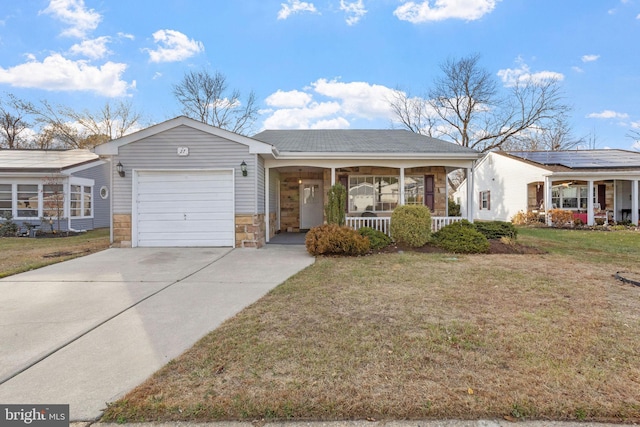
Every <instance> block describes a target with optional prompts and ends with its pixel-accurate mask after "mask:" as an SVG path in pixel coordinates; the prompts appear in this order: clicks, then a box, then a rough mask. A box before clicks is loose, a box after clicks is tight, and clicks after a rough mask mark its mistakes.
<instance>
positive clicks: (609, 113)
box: [587, 110, 629, 119]
mask: <svg viewBox="0 0 640 427" xmlns="http://www.w3.org/2000/svg"><path fill="white" fill-rule="evenodd" d="M587 118H589V119H626V118H629V115H628V114H627V113H618V112H617V111H613V110H603V111H601V112H600V113H591V114H587Z"/></svg>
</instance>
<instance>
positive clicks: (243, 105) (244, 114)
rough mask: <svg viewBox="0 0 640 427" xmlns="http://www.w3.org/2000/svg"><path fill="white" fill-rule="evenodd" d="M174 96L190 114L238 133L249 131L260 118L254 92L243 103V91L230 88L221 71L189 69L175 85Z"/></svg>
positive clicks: (184, 112)
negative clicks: (241, 97)
mask: <svg viewBox="0 0 640 427" xmlns="http://www.w3.org/2000/svg"><path fill="white" fill-rule="evenodd" d="M173 95H174V96H175V97H176V99H177V100H178V102H179V103H180V104H181V105H182V112H183V114H184V115H186V116H187V117H191V118H193V119H195V120H198V121H201V122H203V123H206V124H209V125H212V126H217V127H219V128H223V129H226V130H230V131H232V132H236V133H239V134H246V133H248V132H250V131H251V130H252V129H251V128H252V126H253V124H254V123H255V121H256V118H257V113H258V107H257V105H256V97H255V94H254V92H253V91H252V92H250V93H249V96H247V98H246V99H245V100H244V102H242V101H241V100H240V96H241V94H240V92H239V91H238V90H236V89H234V90H232V91H228V84H227V78H226V76H225V75H224V74H222V73H220V72H218V71H216V72H215V73H214V74H213V75H211V74H210V73H209V72H208V71H189V72H188V73H186V74H185V75H184V77H183V79H182V81H181V82H180V83H179V84H177V85H174V86H173Z"/></svg>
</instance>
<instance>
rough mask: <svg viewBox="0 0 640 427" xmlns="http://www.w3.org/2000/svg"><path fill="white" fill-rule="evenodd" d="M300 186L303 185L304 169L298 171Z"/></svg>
mask: <svg viewBox="0 0 640 427" xmlns="http://www.w3.org/2000/svg"><path fill="white" fill-rule="evenodd" d="M298 184H302V169H298Z"/></svg>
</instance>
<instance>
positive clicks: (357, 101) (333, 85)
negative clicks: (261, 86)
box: [261, 78, 394, 129]
mask: <svg viewBox="0 0 640 427" xmlns="http://www.w3.org/2000/svg"><path fill="white" fill-rule="evenodd" d="M393 92H394V91H393V89H390V88H388V87H386V86H382V85H375V84H370V83H365V82H350V83H345V82H341V81H338V80H336V79H334V80H328V79H322V78H321V79H318V80H316V81H315V82H313V83H311V84H310V85H309V86H308V87H306V88H304V91H298V90H292V91H289V92H284V91H280V90H279V91H277V92H275V93H274V94H272V95H270V96H269V97H268V98H267V100H266V104H267V105H269V106H270V107H274V108H271V109H270V110H267V111H261V113H262V114H269V116H268V117H267V119H266V120H265V121H264V128H265V129H315V128H322V127H324V128H334V129H335V128H337V129H344V128H348V127H349V124H350V122H351V121H352V120H356V119H366V120H370V121H374V120H378V121H380V120H382V121H384V122H387V123H389V122H391V121H392V120H393V118H394V116H393V113H392V111H391V108H390V107H389V102H388V100H389V99H391V97H392V94H393Z"/></svg>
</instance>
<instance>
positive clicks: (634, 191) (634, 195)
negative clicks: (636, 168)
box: [631, 179, 640, 225]
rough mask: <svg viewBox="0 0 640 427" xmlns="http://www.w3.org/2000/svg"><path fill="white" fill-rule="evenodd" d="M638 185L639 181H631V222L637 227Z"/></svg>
mask: <svg viewBox="0 0 640 427" xmlns="http://www.w3.org/2000/svg"><path fill="white" fill-rule="evenodd" d="M638 183H640V181H639V180H637V179H635V180H633V181H631V222H632V223H633V224H634V225H638V219H639V218H638Z"/></svg>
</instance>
